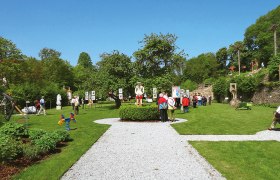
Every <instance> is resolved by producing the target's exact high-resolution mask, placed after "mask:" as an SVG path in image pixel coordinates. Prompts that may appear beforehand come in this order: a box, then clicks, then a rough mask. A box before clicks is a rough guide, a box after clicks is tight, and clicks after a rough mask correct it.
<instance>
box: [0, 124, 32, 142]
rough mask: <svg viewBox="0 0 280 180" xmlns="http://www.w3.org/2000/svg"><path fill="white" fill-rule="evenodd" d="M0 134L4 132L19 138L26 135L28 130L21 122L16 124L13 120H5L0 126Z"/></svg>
mask: <svg viewBox="0 0 280 180" xmlns="http://www.w3.org/2000/svg"><path fill="white" fill-rule="evenodd" d="M0 134H5V135H9V136H13V137H15V138H20V137H24V136H27V135H28V130H27V129H26V128H25V127H24V125H23V124H18V123H14V122H7V123H5V124H4V125H3V126H2V127H1V128H0Z"/></svg>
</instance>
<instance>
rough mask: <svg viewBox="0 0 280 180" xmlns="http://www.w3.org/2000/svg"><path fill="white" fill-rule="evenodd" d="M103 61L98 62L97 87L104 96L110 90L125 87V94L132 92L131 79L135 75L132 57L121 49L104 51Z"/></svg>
mask: <svg viewBox="0 0 280 180" xmlns="http://www.w3.org/2000/svg"><path fill="white" fill-rule="evenodd" d="M100 57H101V61H99V62H98V63H97V70H98V72H97V75H96V88H95V90H98V91H99V93H100V94H101V95H102V96H103V97H107V95H108V93H109V91H111V90H112V91H114V92H116V91H118V89H119V88H122V89H123V94H124V96H127V95H128V94H129V93H132V86H131V84H130V79H131V77H132V76H133V70H132V63H131V59H130V57H128V56H127V55H125V54H122V53H120V52H119V51H113V52H112V53H103V54H102V55H101V56H100Z"/></svg>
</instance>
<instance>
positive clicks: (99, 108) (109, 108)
mask: <svg viewBox="0 0 280 180" xmlns="http://www.w3.org/2000/svg"><path fill="white" fill-rule="evenodd" d="M96 109H98V111H108V110H115V109H117V108H116V106H115V105H112V106H103V107H96Z"/></svg>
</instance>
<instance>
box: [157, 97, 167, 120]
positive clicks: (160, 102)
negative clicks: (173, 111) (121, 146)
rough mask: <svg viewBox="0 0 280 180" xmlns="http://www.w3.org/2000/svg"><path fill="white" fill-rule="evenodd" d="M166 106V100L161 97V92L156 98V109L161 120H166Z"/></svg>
mask: <svg viewBox="0 0 280 180" xmlns="http://www.w3.org/2000/svg"><path fill="white" fill-rule="evenodd" d="M167 108H168V104H167V100H166V99H165V98H164V97H163V93H160V94H159V98H158V109H159V112H160V119H161V122H166V121H168V116H167Z"/></svg>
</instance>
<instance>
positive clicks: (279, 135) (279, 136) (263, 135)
mask: <svg viewBox="0 0 280 180" xmlns="http://www.w3.org/2000/svg"><path fill="white" fill-rule="evenodd" d="M182 138H183V139H184V140H185V141H272V140H275V141H280V132H279V131H269V130H265V131H261V132H258V133H256V134H255V135H184V136H183V137H182Z"/></svg>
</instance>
